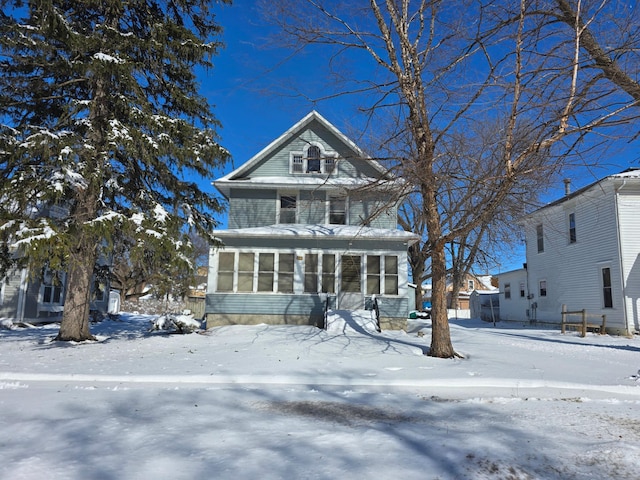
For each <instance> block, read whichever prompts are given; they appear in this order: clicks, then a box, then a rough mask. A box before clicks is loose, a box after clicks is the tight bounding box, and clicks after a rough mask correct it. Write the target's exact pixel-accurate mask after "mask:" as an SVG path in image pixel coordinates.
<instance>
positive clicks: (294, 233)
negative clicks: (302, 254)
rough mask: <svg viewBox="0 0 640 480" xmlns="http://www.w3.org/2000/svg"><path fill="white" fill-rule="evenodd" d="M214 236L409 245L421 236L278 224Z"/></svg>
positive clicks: (348, 227)
mask: <svg viewBox="0 0 640 480" xmlns="http://www.w3.org/2000/svg"><path fill="white" fill-rule="evenodd" d="M213 234H214V235H215V236H216V237H218V238H219V239H221V240H222V239H224V238H274V237H277V238H283V237H284V238H291V237H298V238H305V239H310V238H311V239H314V238H315V239H333V240H355V239H364V240H379V241H403V242H407V243H408V244H409V245H412V244H414V243H415V242H417V241H418V240H419V239H420V236H419V235H416V234H415V233H411V232H405V231H404V230H391V229H383V228H370V227H362V226H354V225H306V224H278V225H269V226H266V227H254V228H238V229H228V230H215V231H214V232H213Z"/></svg>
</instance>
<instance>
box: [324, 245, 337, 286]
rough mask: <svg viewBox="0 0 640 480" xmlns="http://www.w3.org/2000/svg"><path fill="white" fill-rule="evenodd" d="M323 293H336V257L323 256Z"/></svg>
mask: <svg viewBox="0 0 640 480" xmlns="http://www.w3.org/2000/svg"><path fill="white" fill-rule="evenodd" d="M322 292H323V293H335V292H336V256H335V255H327V254H325V255H322Z"/></svg>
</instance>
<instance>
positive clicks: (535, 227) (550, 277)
mask: <svg viewBox="0 0 640 480" xmlns="http://www.w3.org/2000/svg"><path fill="white" fill-rule="evenodd" d="M522 224H523V226H524V228H525V239H526V264H525V268H522V269H519V270H515V271H513V272H507V273H503V274H501V275H500V316H501V318H502V319H504V320H522V321H525V320H529V321H539V322H554V323H560V320H561V310H562V305H566V308H567V310H569V311H578V310H582V309H586V310H587V313H588V314H589V315H595V316H601V315H606V325H607V331H608V332H611V333H620V334H631V333H634V332H638V331H639V330H640V311H639V310H640V169H629V170H626V171H624V172H622V173H619V174H615V175H610V176H608V177H605V178H603V179H601V180H599V181H597V182H595V183H593V184H591V185H588V186H586V187H584V188H581V189H579V190H577V191H575V192H573V193H570V192H569V191H567V192H566V195H565V196H564V197H563V198H561V199H559V200H557V201H555V202H552V203H550V204H548V205H546V206H544V207H542V208H540V209H538V210H536V211H535V212H533V213H531V214H530V215H528V216H526V217H525V218H524V219H523V221H522Z"/></svg>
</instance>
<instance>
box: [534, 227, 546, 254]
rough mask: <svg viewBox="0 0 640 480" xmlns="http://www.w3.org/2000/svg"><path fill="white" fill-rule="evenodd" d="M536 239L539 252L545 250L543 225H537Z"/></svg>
mask: <svg viewBox="0 0 640 480" xmlns="http://www.w3.org/2000/svg"><path fill="white" fill-rule="evenodd" d="M536 239H537V241H538V253H542V252H544V232H543V230H542V225H536Z"/></svg>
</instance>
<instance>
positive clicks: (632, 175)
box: [523, 168, 640, 219]
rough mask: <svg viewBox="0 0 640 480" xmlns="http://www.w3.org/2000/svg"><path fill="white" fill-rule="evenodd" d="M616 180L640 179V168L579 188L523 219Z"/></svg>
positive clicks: (609, 176)
mask: <svg viewBox="0 0 640 480" xmlns="http://www.w3.org/2000/svg"><path fill="white" fill-rule="evenodd" d="M616 179H622V180H625V179H640V168H628V169H626V170H623V171H622V172H620V173H614V174H612V175H607V176H606V177H604V178H601V179H600V180H596V181H595V182H593V183H590V184H589V185H586V186H584V187H582V188H579V189H578V190H576V191H575V192H571V193H569V194H567V195H565V196H564V197H562V198H559V199H557V200H554V201H553V202H551V203H547V204H546V205H544V206H542V207H540V208H538V209H537V210H534V211H533V212H531V213H529V214H528V215H525V216H524V217H523V219H526V218H527V217H529V216H531V215H534V214H536V213H538V212H540V211H541V210H545V209H547V208H550V207H555V206H556V205H560V204H562V203H564V202H566V201H568V200H570V199H572V198H575V197H577V196H579V195H582V194H583V193H584V192H586V191H588V190H590V189H592V188H593V187H595V186H596V185H599V184H601V183H603V182H606V181H611V180H616Z"/></svg>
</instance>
